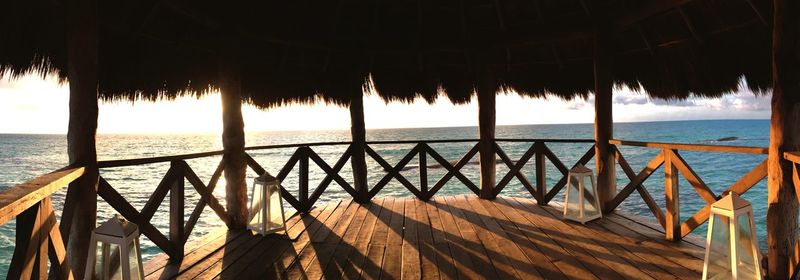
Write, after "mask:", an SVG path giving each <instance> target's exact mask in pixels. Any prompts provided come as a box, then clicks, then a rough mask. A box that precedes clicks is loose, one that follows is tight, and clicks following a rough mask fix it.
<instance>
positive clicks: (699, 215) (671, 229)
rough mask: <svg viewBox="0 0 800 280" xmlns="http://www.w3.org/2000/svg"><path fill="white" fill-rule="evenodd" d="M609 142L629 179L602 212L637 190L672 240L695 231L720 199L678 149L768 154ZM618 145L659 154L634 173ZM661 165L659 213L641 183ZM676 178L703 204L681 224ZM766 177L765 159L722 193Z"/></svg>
mask: <svg viewBox="0 0 800 280" xmlns="http://www.w3.org/2000/svg"><path fill="white" fill-rule="evenodd" d="M609 143H611V144H612V148H613V149H614V153H615V156H616V160H617V163H618V164H619V166H620V167H622V170H623V172H624V173H625V175H626V176H627V177H628V179H630V183H628V184H627V185H626V186H625V187H623V188H622V189H621V190H620V191H619V192H618V193H617V194H616V196H615V197H614V198H613V199H612V200H611V201H610V202H609V203H608V204H607V205H606V209H605V211H606V212H610V211H613V210H614V209H616V208H617V207H618V206H619V205H620V204H621V203H622V202H623V201H625V200H626V199H627V198H629V197H630V195H631V194H632V193H633V191H637V192H638V193H639V195H640V196H641V197H642V199H643V200H644V202H645V204H646V205H647V207H648V208H649V209H650V211H651V212H652V213H653V216H654V217H655V218H656V220H657V221H658V222H659V223H660V224H661V226H662V227H663V228H664V230H665V233H666V237H667V239H669V240H673V241H677V240H680V239H681V238H683V237H684V236H686V235H688V234H689V233H691V232H692V231H693V230H694V229H695V228H697V227H698V226H700V225H701V224H703V223H704V222H706V221H707V220H708V217H709V213H710V206H711V204H712V203H714V202H716V201H717V200H718V199H720V195H718V194H715V193H714V192H713V191H712V190H711V189H710V188H709V187H708V185H706V183H705V182H703V180H702V179H701V178H700V177H699V176H698V175H697V173H695V171H694V170H693V169H692V167H691V166H690V165H689V163H687V162H686V160H684V159H683V157H681V155H680V153H679V150H687V151H704V152H720V153H739V154H762V155H766V154H767V153H768V151H767V149H766V148H758V147H740V146H719V145H697V144H672V143H657V142H637V141H623V140H611V141H609ZM618 146H635V147H647V148H658V149H661V150H662V151H661V152H660V153H658V154H657V155H655V156H654V157H653V158H652V159H651V160H650V162H649V163H647V165H645V167H644V168H642V169H641V171H639V172H638V173H635V172H634V171H633V169H632V168H631V166H630V165H629V164H628V162H627V161H626V160H625V158H624V157H623V156H622V153H621V152H620V150H619V148H618ZM661 166H664V173H665V182H664V193H665V198H666V211H663V210H661V208H660V207H659V206H658V204H656V202H655V200H654V199H653V197H652V196H651V195H650V193H649V192H648V191H647V189H646V188H645V187H644V182H645V181H646V180H647V179H648V178H649V177H650V175H652V174H653V173H654V172H655V171H656V170H657V169H659V168H660V167H661ZM679 175H683V177H684V178H685V179H686V180H687V181H688V182H689V184H690V185H692V188H693V189H694V191H695V192H696V193H697V195H699V196H700V197H701V198H702V199H703V200H704V201H705V202H706V205H705V207H703V208H702V209H700V210H698V211H697V212H695V213H694V214H693V215H692V216H691V217H689V218H688V219H686V220H685V221H682V220H681V217H680V198H679V186H678V176H679ZM766 176H767V161H766V159H765V160H764V161H762V162H761V163H759V164H757V165H756V166H755V167H754V168H753V169H752V170H750V172H748V173H747V174H745V175H744V176H742V177H741V178H740V179H739V180H738V181H737V182H736V183H734V184H733V185H731V186H730V187H729V188H727V190H726V191H725V192H734V193H737V194H739V195H741V194H743V193H745V192H747V191H748V190H749V189H750V188H752V187H753V186H755V185H756V184H758V182H760V181H761V180H763V179H764V178H766Z"/></svg>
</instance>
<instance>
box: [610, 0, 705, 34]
mask: <svg viewBox="0 0 800 280" xmlns="http://www.w3.org/2000/svg"><path fill="white" fill-rule="evenodd" d="M691 1H692V0H658V1H654V2H651V3H650V4H648V5H646V6H644V7H642V8H641V9H639V10H637V11H634V12H631V13H629V14H627V15H624V16H622V17H620V18H619V19H617V20H615V21H614V24H613V25H612V26H613V27H614V30H615V31H621V30H625V29H627V28H630V27H631V26H633V25H635V24H637V23H639V22H641V21H643V20H646V19H648V18H651V17H653V16H657V15H660V14H663V13H666V12H669V11H671V10H674V9H676V8H679V7H681V6H683V5H685V4H687V3H689V2H691Z"/></svg>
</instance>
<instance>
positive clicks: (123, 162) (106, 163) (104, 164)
mask: <svg viewBox="0 0 800 280" xmlns="http://www.w3.org/2000/svg"><path fill="white" fill-rule="evenodd" d="M478 140H479V139H435V140H383V141H367V144H368V145H382V144H417V143H426V144H433V143H465V142H478ZM495 141H498V142H537V141H541V142H552V143H594V140H592V139H523V138H499V139H495ZM350 144H352V142H311V143H292V144H276V145H263V146H251V147H245V148H244V149H245V151H257V150H269V149H284V148H298V147H314V146H336V145H350ZM224 153H225V152H224V151H211V152H202V153H193V154H183V155H172V156H161V157H149V158H133V159H119V160H102V161H99V162H98V164H97V166H98V167H99V168H111V167H123V166H133V165H144V164H152V163H160V162H170V161H175V160H187V159H195V158H202V157H210V156H219V155H223V154H224Z"/></svg>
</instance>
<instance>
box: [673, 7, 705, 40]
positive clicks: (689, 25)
mask: <svg viewBox="0 0 800 280" xmlns="http://www.w3.org/2000/svg"><path fill="white" fill-rule="evenodd" d="M678 13H679V14H680V15H681V18H682V19H683V22H684V23H686V28H688V29H689V32H690V33H692V37H694V39H695V40H696V41H697V42H698V43H700V44H702V43H703V42H705V38H703V35H702V34H700V31H698V30H697V28H696V27H695V25H694V22H693V21H692V18H690V17H689V15H688V14H686V11H684V10H683V8H681V7H678Z"/></svg>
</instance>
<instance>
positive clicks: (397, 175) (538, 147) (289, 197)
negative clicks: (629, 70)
mask: <svg viewBox="0 0 800 280" xmlns="http://www.w3.org/2000/svg"><path fill="white" fill-rule="evenodd" d="M477 142H478V140H477V139H455V140H426V141H416V140H411V141H371V142H367V147H366V154H367V155H368V156H369V157H370V158H372V159H373V160H375V162H377V163H378V164H379V165H380V166H381V168H383V170H384V171H385V172H386V174H384V176H383V177H381V179H380V180H378V181H377V182H376V183H375V184H374V185H372V186H370V187H369V188H368V190H367V194H368V198H370V199H371V198H373V197H375V196H376V195H377V194H378V193H379V192H380V191H381V190H382V189H383V188H384V187H386V186H387V185H388V183H389V182H390V181H391V180H393V179H395V180H397V181H398V182H399V183H400V184H401V185H402V186H403V187H404V188H406V189H407V190H408V191H409V192H410V193H411V194H413V195H414V196H416V197H417V198H419V199H421V200H428V199H430V198H431V197H433V196H434V195H435V194H436V193H437V192H438V191H439V190H441V188H442V187H443V186H444V185H445V184H447V183H448V182H449V181H450V180H452V179H453V177H455V178H456V179H458V180H459V181H460V182H461V183H462V184H464V186H466V187H467V188H468V189H469V190H470V191H472V192H473V193H475V194H478V193H479V192H480V189H479V188H478V186H477V184H476V183H475V182H472V181H471V180H470V179H469V178H467V177H466V176H465V175H464V174H463V173H462V172H461V170H462V169H463V168H464V166H466V165H467V164H468V163H469V162H470V161H472V160H473V159H474V158H475V156H476V155H477V154H478V146H477ZM496 142H530V143H532V144H531V146H530V148H528V150H527V151H526V152H525V153H524V154H523V155H522V157H521V158H520V159H518V160H517V161H513V160H512V159H511V158H509V157H508V155H506V153H505V152H504V151H503V149H502V148H501V147H500V146H499V145H497V144H495V150H496V151H495V152H496V154H497V156H498V157H499V159H500V160H501V161H502V162H503V164H505V165H506V166H508V168H509V172H508V173H507V174H506V175H505V176H504V177H503V178H502V179H501V180H500V181H499V182H497V185H496V186H495V188H494V194H495V195H498V194H500V192H501V191H502V190H503V189H504V188H505V187H506V186H507V185H508V184H509V182H510V181H511V180H512V179H513V178H514V177H516V178H517V179H519V180H520V182H522V184H523V186H524V187H525V188H526V189H527V190H528V191H529V192H530V193H531V195H533V196H534V197H535V198H537V200H539V201H540V203H542V204H546V203H547V202H548V201H550V200H551V199H553V197H555V196H556V194H558V192H559V191H560V190H561V189H562V188H563V187H564V185H566V181H567V178H566V175H567V172H568V171H569V169H568V168H567V167H566V166H565V165H564V164H563V163H562V161H561V160H560V159H559V158H558V157H557V156H556V155H555V154H554V153H553V152H552V151H551V150H550V149H549V148H548V147H547V144H546V143H548V142H558V143H594V141H593V140H585V139H497V140H496ZM435 143H476V144H474V145H472V148H470V149H469V150H468V151H467V152H466V153H465V154H464V155H463V156H461V158H460V159H459V160H458V161H456V162H455V164H453V163H452V162H451V161H448V160H447V159H445V158H444V157H443V156H442V155H441V154H440V153H439V152H437V151H436V150H434V149H433V148H432V147H431V146H430V144H435ZM387 144H410V145H414V146H413V147H412V148H411V149H410V150H409V152H408V153H406V154H405V156H403V157H402V158H401V159H400V161H399V162H398V163H397V164H395V165H391V164H390V163H389V162H387V161H386V159H385V158H384V157H383V156H381V155H380V154H379V153H378V152H377V151H375V149H374V148H373V146H379V145H387ZM331 145H348V148H347V149H346V150H345V151H344V153H343V154H342V155H341V156H340V157H339V159H338V160H337V161H336V163H335V164H334V165H333V166H331V165H329V164H328V163H327V162H325V160H323V159H322V158H321V157H320V156H319V155H318V154H317V153H316V152H315V151H314V150H313V148H312V147H313V146H331ZM349 145H350V143H349V142H324V143H311V144H300V145H298V146H294V147H296V150H295V151H294V153H293V154H292V155H291V157H290V158H289V160H288V161H287V162H286V164H284V166H283V167H282V168H281V169H280V171H279V172H278V173H277V175H275V177H276V178H278V180H280V181H283V180H284V179H285V178H286V177H287V176H288V175H289V173H290V172H291V171H292V170H293V169H294V167H295V166H296V165H297V164H299V165H300V166H299V168H298V172H299V174H298V178H299V180H298V181H299V182H298V194H297V196H296V197H295V196H294V195H293V194H291V193H289V191H287V188H285V187H284V188H283V189H282V196H283V198H284V200H286V202H287V203H289V204H290V205H292V207H294V208H295V209H296V210H298V211H300V212H307V211H309V210H310V209H311V208H312V207H313V206H314V204H315V203H316V202H317V200H318V199H319V198H320V196H321V195H322V194H323V193H324V192H325V191H326V189H327V187H328V186H329V185H330V184H331V183H332V182H334V181H335V182H336V183H337V184H338V185H339V186H340V187H341V188H342V189H343V190H344V191H345V192H347V193H348V194H350V195H351V196H356V190H355V189H354V187H353V186H352V185H350V183H348V182H347V181H346V180H345V179H344V178H342V176H341V175H340V174H339V172H340V171H341V169H342V168H343V167H344V165H345V164H347V163H348V161H349V159H350V156H351V148H350V147H349ZM288 147H293V145H274V146H260V147H251V148H249V149H248V150H263V149H276V148H288ZM428 156H430V157H431V158H432V159H433V160H434V161H435V162H436V163H438V164H439V166H441V167H442V168H444V169H445V170H446V171H447V172H446V173H445V174H444V175H443V176H442V177H441V178H439V180H438V181H437V182H436V183H435V184H433V185H432V186H430V185H429V184H428V180H427V178H428V173H429V172H428V168H429V166H428V163H427V158H428ZM593 156H594V146H592V147H590V148H589V150H587V151H586V153H585V154H584V155H583V156H582V157H581V158H580V159H579V160H578V162H577V163H575V164H573V165H572V166H575V165H577V164H586V163H587V162H588V161H589V160H591V159H592V157H593ZM415 157H417V159H418V161H419V164H418V166H419V167H418V168H419V170H418V171H419V172H418V173H419V177H420V178H419V181H418V183H417V184H415V183H413V182H412V181H411V180H409V179H408V178H406V177H405V176H404V175H403V174H401V171H403V170H405V168H406V166H407V165H408V164H409V163H410V162H411V161H412V160H413V159H414V158H415ZM533 157H536V165H535V168H536V170H535V172H536V176H537V177H536V178H537V183H536V186H535V187H534V186H533V185H532V184H531V183H530V182H529V180H528V177H527V176H526V175H525V174H524V172H523V167H525V165H526V164H527V163H528V161H530V159H531V158H533ZM545 158H546V159H548V160H550V161H551V162H552V163H553V165H555V166H556V168H557V169H558V171H559V172H560V173H561V174H562V177H561V178H560V180H559V181H558V182H557V183H556V184H555V185H554V186H553V187H552V188H551V189H550V190H549V191H547V186H546V185H547V180H546V172H545V170H546V168H545V162H544V160H545ZM247 159H248V162H247V164H248V166H250V168H251V169H252V170H253V171H255V172H256V173H257V174H259V175H261V174H263V173H264V172H266V171H265V170H264V168H263V167H262V166H261V165H260V164H259V163H258V162H257V161H256V160H255V159H253V158H252V157H250V156H249V155H248V157H247ZM310 161H313V162H314V164H316V165H317V166H319V167H320V169H322V171H323V172H325V178H324V179H323V180H322V181H321V182H320V183H319V185H318V186H317V187H316V188H315V189H313V190H311V189H310V188H309V176H308V173H309V162H310Z"/></svg>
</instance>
